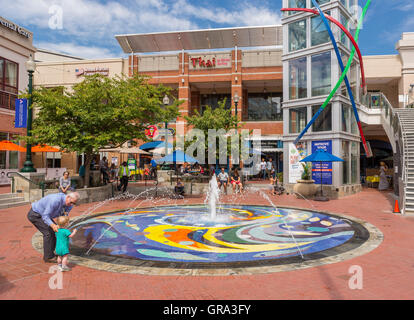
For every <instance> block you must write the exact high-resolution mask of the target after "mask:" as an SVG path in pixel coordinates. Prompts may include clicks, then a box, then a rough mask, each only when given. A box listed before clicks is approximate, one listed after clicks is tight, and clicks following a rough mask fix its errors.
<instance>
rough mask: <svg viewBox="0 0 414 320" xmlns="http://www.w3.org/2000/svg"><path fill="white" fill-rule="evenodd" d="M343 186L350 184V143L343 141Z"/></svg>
mask: <svg viewBox="0 0 414 320" xmlns="http://www.w3.org/2000/svg"><path fill="white" fill-rule="evenodd" d="M341 158H342V160H344V162H342V184H349V141H342V154H341Z"/></svg>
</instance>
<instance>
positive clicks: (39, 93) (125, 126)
mask: <svg viewBox="0 0 414 320" xmlns="http://www.w3.org/2000/svg"><path fill="white" fill-rule="evenodd" d="M169 93H170V89H169V88H166V87H163V86H158V87H155V86H152V85H150V84H148V78H147V77H142V76H139V75H136V76H134V77H132V78H128V77H125V76H122V77H114V78H108V77H104V76H102V75H93V76H87V77H85V79H84V80H83V81H82V82H81V83H79V84H76V85H74V86H73V87H72V89H71V90H68V89H62V90H50V89H48V88H40V89H36V90H34V91H33V95H32V98H33V104H34V105H33V106H34V108H35V110H36V111H37V113H36V116H35V119H34V121H33V130H32V137H23V140H26V141H27V142H29V143H31V144H37V143H44V144H48V145H52V146H59V147H60V148H61V149H63V150H65V151H66V152H79V153H85V155H86V163H85V165H86V166H87V167H88V165H89V160H90V158H91V156H92V155H93V154H94V153H96V152H97V151H98V150H99V149H101V148H104V147H106V146H114V147H118V146H121V145H122V144H124V143H125V142H127V141H130V140H133V139H142V140H146V137H145V129H146V128H147V126H148V125H150V124H156V123H159V122H162V121H165V120H170V119H171V118H174V117H177V116H178V105H179V102H177V101H175V102H174V104H173V105H171V106H168V107H165V106H164V105H163V103H162V99H163V97H164V95H165V94H169ZM25 96H26V97H27V96H28V95H25Z"/></svg>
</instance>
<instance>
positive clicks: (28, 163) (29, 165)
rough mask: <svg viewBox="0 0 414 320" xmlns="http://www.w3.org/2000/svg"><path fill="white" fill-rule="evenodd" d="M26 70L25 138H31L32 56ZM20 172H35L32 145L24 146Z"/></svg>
mask: <svg viewBox="0 0 414 320" xmlns="http://www.w3.org/2000/svg"><path fill="white" fill-rule="evenodd" d="M26 69H27V72H28V73H29V99H28V105H27V136H28V137H31V136H32V116H33V112H32V102H33V101H32V93H33V73H34V72H35V70H36V63H35V62H34V60H33V56H32V55H30V58H29V60H28V61H27V62H26ZM20 172H36V169H35V168H34V166H33V162H32V145H31V144H29V143H28V144H27V145H26V161H25V163H24V166H23V168H22V169H21V170H20Z"/></svg>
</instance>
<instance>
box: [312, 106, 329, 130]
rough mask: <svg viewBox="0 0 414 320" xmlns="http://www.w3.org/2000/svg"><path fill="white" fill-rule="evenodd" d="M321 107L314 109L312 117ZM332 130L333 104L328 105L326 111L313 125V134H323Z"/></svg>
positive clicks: (324, 110)
mask: <svg viewBox="0 0 414 320" xmlns="http://www.w3.org/2000/svg"><path fill="white" fill-rule="evenodd" d="M319 109H320V106H313V107H312V116H314V115H315V114H316V112H318V110H319ZM331 130H332V108H331V104H328V105H327V106H326V107H325V109H323V111H322V112H321V113H320V115H319V116H318V117H317V118H316V120H315V122H314V123H313V124H312V131H313V132H322V131H331Z"/></svg>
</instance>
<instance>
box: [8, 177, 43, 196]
mask: <svg viewBox="0 0 414 320" xmlns="http://www.w3.org/2000/svg"><path fill="white" fill-rule="evenodd" d="M15 176H18V177H19V178H22V179H23V180H25V181H27V182H29V183H31V184H33V185H35V186H37V187H39V189H41V190H42V198H43V197H44V196H45V183H44V182H43V181H40V182H39V183H37V182H34V181H33V180H30V179H29V178H26V177H25V176H24V175H22V174H20V173H18V172H9V173H7V177H8V178H10V179H12V185H11V190H12V193H15V192H16V191H15V186H16V184H15V181H14V177H15Z"/></svg>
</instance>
